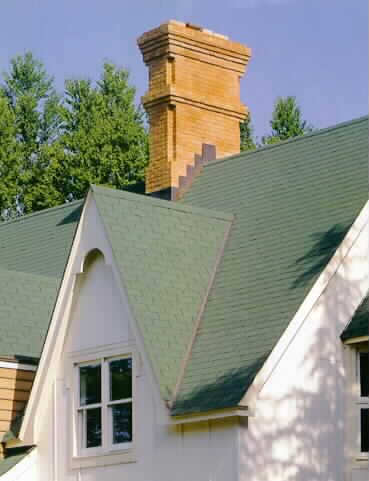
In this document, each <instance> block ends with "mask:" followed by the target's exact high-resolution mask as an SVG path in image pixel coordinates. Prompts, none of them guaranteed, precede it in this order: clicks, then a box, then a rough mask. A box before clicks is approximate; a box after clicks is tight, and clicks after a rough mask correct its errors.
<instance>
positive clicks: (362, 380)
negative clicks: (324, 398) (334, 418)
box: [356, 350, 369, 456]
mask: <svg viewBox="0 0 369 481" xmlns="http://www.w3.org/2000/svg"><path fill="white" fill-rule="evenodd" d="M356 372H357V398H356V399H357V401H356V407H357V420H358V425H359V436H358V444H359V452H360V453H361V455H366V456H367V455H368V451H369V358H368V352H363V351H360V350H359V351H358V353H357V370H356Z"/></svg>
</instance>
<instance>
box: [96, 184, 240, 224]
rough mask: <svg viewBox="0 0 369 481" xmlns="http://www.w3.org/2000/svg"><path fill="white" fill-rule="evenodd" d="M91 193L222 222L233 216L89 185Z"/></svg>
mask: <svg viewBox="0 0 369 481" xmlns="http://www.w3.org/2000/svg"><path fill="white" fill-rule="evenodd" d="M91 191H92V192H93V193H94V194H97V195H99V194H100V195H105V196H108V197H118V198H120V199H123V200H126V201H127V202H145V203H147V204H149V205H152V206H154V207H158V208H162V209H171V210H176V211H178V212H182V213H184V214H194V215H198V216H203V217H208V218H212V219H218V220H224V221H232V220H233V219H234V215H233V214H231V213H229V212H221V211H217V210H213V209H205V208H204V207H194V206H192V205H189V204H184V203H183V204H182V203H180V204H179V203H176V202H173V201H169V200H164V199H158V198H155V197H151V196H147V195H142V194H136V193H134V192H127V191H125V190H118V189H112V188H109V187H103V186H98V185H95V184H91Z"/></svg>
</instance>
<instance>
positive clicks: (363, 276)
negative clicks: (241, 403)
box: [240, 228, 369, 481]
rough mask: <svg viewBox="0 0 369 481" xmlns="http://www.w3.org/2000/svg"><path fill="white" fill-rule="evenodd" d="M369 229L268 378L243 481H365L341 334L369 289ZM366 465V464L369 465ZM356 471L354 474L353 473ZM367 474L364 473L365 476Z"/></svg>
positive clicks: (250, 432)
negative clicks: (354, 442) (353, 444)
mask: <svg viewBox="0 0 369 481" xmlns="http://www.w3.org/2000/svg"><path fill="white" fill-rule="evenodd" d="M368 258H369V257H368V229H367V228H366V229H365V230H363V231H361V233H360V235H359V236H358V237H357V239H356V241H355V243H354V245H353V247H352V248H351V250H350V251H349V253H348V254H347V256H346V257H345V258H344V259H339V262H338V265H339V268H338V270H337V267H338V265H336V266H334V270H333V271H332V272H327V275H328V277H330V276H331V275H332V274H333V278H332V279H331V281H330V282H329V284H328V285H327V287H326V288H325V290H324V291H323V293H322V294H321V295H320V297H319V298H318V300H317V301H316V302H315V304H314V305H313V307H312V308H311V309H310V311H309V312H308V314H307V316H306V318H305V320H304V322H303V324H302V325H301V327H300V328H299V329H298V331H297V333H296V335H295V336H294V337H293V338H292V339H290V340H289V343H287V344H286V345H285V351H284V353H283V355H282V357H281V358H280V360H279V362H277V364H276V365H275V366H274V369H273V370H271V372H270V373H269V377H268V378H267V379H266V382H265V383H264V385H263V387H262V389H261V391H260V392H259V395H258V397H257V399H256V401H255V412H254V416H253V417H252V418H250V419H249V423H248V426H246V425H245V426H243V427H241V428H240V463H241V467H240V469H241V476H240V481H344V480H346V481H359V480H363V479H364V477H365V479H368V468H367V464H366V471H365V470H364V471H363V470H358V469H356V468H357V467H358V464H357V462H355V461H354V453H353V452H352V450H350V433H351V432H352V429H353V426H352V423H350V420H349V413H350V402H349V401H348V399H347V397H346V396H345V393H346V392H347V380H346V368H347V364H346V363H345V360H344V358H345V356H344V350H345V349H344V347H343V345H342V343H341V342H340V339H339V336H340V333H341V332H342V330H343V329H344V327H345V325H346V324H347V323H348V322H349V320H350V319H351V316H352V314H353V312H354V310H355V309H356V307H357V306H358V305H359V303H360V302H361V300H362V298H363V296H364V295H365V293H366V292H367V289H368V279H369V273H368ZM362 465H364V466H365V463H364V464H363V463H362ZM353 467H354V469H353ZM363 473H364V474H363Z"/></svg>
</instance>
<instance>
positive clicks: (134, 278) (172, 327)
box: [93, 187, 233, 400]
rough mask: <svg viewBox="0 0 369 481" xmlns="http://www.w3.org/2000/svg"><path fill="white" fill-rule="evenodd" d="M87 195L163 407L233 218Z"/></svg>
mask: <svg viewBox="0 0 369 481" xmlns="http://www.w3.org/2000/svg"><path fill="white" fill-rule="evenodd" d="M93 193H94V197H95V200H96V203H97V206H98V210H99V212H100V214H101V217H102V219H103V222H104V223H105V226H106V228H107V231H108V234H109V236H110V240H111V244H112V247H113V251H114V255H115V258H116V261H117V263H118V266H119V268H120V270H121V273H122V277H123V282H124V284H125V286H126V289H127V293H128V297H129V301H130V304H131V306H132V308H133V311H134V314H135V318H136V320H137V322H138V325H139V328H140V330H141V333H142V335H143V339H144V343H145V347H146V350H147V352H148V353H149V356H150V358H151V361H152V364H153V367H154V372H155V373H156V375H157V379H158V381H159V385H160V388H161V393H162V396H163V397H164V399H167V400H169V399H170V398H171V396H172V393H173V390H174V388H175V385H176V381H177V378H178V373H179V370H180V367H181V364H182V361H183V359H184V357H185V352H186V349H187V346H188V344H189V342H190V339H191V336H192V333H193V328H194V324H195V322H196V320H197V317H198V313H199V309H200V306H201V303H202V301H203V298H204V296H205V293H206V290H207V288H208V285H209V282H210V279H211V274H212V271H213V269H214V266H215V263H216V259H217V256H218V254H220V250H221V248H222V245H223V241H224V238H225V236H226V233H227V230H228V229H229V226H230V223H231V221H232V219H233V216H232V215H229V214H223V213H219V212H214V211H209V210H207V209H199V208H195V207H191V206H185V205H178V204H174V203H171V202H167V201H163V200H158V199H153V198H151V197H144V196H141V195H137V194H131V193H126V192H122V191H117V190H113V189H106V188H101V187H100V188H99V187H93Z"/></svg>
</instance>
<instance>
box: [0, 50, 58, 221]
mask: <svg viewBox="0 0 369 481" xmlns="http://www.w3.org/2000/svg"><path fill="white" fill-rule="evenodd" d="M4 80H5V82H4V84H3V86H2V88H1V97H2V101H1V103H2V109H3V112H4V119H7V120H4V122H7V130H6V131H7V132H8V133H7V134H6V135H4V136H3V138H2V145H1V151H2V152H1V154H0V159H1V160H0V171H2V172H3V175H4V177H5V172H7V174H6V179H5V178H4V181H2V186H1V192H2V195H1V199H0V202H1V203H0V213H1V215H2V216H3V217H4V216H5V217H12V216H16V215H21V214H23V213H24V212H31V211H34V210H39V209H42V208H44V207H48V206H49V205H50V204H52V203H53V202H52V199H54V198H55V197H58V196H57V193H56V192H53V186H52V184H50V183H49V182H46V178H47V177H48V175H47V174H48V172H47V171H48V168H49V165H50V162H49V160H48V157H49V156H48V151H49V149H50V146H51V145H52V143H53V141H55V139H56V138H57V137H58V133H59V131H60V126H61V123H60V122H61V119H60V115H59V113H58V109H59V104H60V99H59V97H58V95H57V94H56V91H55V89H54V87H53V79H52V78H51V77H50V76H48V74H47V73H46V70H45V68H44V66H43V64H42V63H41V62H40V61H38V60H37V59H35V58H34V57H33V55H32V53H30V52H27V53H26V54H25V55H23V56H20V55H18V56H16V57H15V58H13V59H12V60H11V63H10V69H9V72H7V73H5V74H4ZM5 104H6V105H5ZM9 121H10V124H9ZM9 150H11V152H12V155H11V156H10V157H9V156H7V158H6V159H5V155H7V154H4V153H6V152H9ZM10 159H11V160H10Z"/></svg>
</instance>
